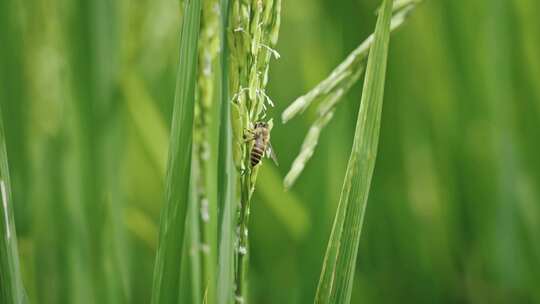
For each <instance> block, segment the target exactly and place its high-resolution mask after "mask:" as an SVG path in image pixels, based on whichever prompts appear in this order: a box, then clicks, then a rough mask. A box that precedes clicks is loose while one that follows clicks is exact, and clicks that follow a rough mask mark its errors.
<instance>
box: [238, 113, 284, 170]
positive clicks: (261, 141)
mask: <svg viewBox="0 0 540 304" xmlns="http://www.w3.org/2000/svg"><path fill="white" fill-rule="evenodd" d="M247 132H248V133H249V134H250V136H249V137H247V138H246V142H250V141H253V147H252V148H251V151H250V153H249V159H250V164H251V168H253V167H255V166H257V165H258V164H260V162H261V159H262V158H263V156H266V157H270V158H272V160H273V161H274V163H275V164H276V165H277V164H278V161H277V157H276V154H275V153H274V150H273V149H272V144H271V143H270V129H269V125H268V123H267V122H264V121H259V122H256V123H255V125H254V126H253V128H252V129H248V130H247Z"/></svg>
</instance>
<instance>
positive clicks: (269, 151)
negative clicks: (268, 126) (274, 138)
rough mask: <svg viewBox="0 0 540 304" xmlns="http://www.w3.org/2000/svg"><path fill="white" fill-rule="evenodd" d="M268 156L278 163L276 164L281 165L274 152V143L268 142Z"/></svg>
mask: <svg viewBox="0 0 540 304" xmlns="http://www.w3.org/2000/svg"><path fill="white" fill-rule="evenodd" d="M265 154H266V157H270V158H271V159H272V161H274V163H275V164H276V166H279V163H278V160H277V156H276V153H275V152H274V149H273V148H272V144H271V143H270V142H268V146H267V147H266V153H265Z"/></svg>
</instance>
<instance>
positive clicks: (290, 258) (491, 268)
mask: <svg viewBox="0 0 540 304" xmlns="http://www.w3.org/2000/svg"><path fill="white" fill-rule="evenodd" d="M377 5H378V1H375V0H340V1H337V0H332V1H331V0H326V1H324V0H289V1H283V9H282V14H283V23H282V27H281V36H280V40H279V43H278V51H279V52H280V54H281V59H279V60H278V61H274V62H273V63H272V66H271V75H270V90H269V93H270V94H269V95H270V96H271V97H272V99H273V100H274V101H276V107H275V108H274V109H272V110H271V111H270V116H273V117H275V118H276V119H275V120H276V122H277V121H279V119H278V117H279V115H280V114H281V111H282V110H283V109H284V108H285V107H286V106H287V105H288V104H289V103H290V102H291V101H292V100H294V98H296V97H297V96H299V95H301V94H303V93H305V92H306V91H307V90H309V89H310V88H312V87H313V86H314V85H315V84H317V83H318V82H319V81H320V80H322V79H323V78H324V77H325V76H326V75H327V74H328V73H329V72H330V71H331V70H332V69H333V67H334V66H336V65H337V64H338V63H339V62H340V61H341V60H343V59H344V58H345V56H346V55H347V54H348V53H349V52H350V51H351V50H352V49H354V48H355V47H356V46H357V45H358V44H359V43H360V42H361V41H363V40H364V39H365V38H366V37H367V36H368V35H369V34H370V33H371V32H372V31H373V29H374V25H375V19H376V16H375V13H374V12H375V10H376V7H377ZM538 12H540V2H538V1H537V0H447V1H444V0H438V1H437V0H426V1H425V3H424V4H423V5H421V6H420V7H419V8H418V9H417V10H416V11H415V12H414V13H413V15H412V16H411V18H410V19H409V20H408V21H407V23H406V25H405V26H403V28H401V29H400V30H399V31H397V32H396V33H395V34H393V36H392V39H391V43H390V55H389V64H388V74H387V75H388V80H387V85H386V91H385V93H386V94H385V105H384V110H383V121H382V129H381V138H380V146H379V155H378V158H377V165H376V168H375V176H374V180H373V183H372V188H371V193H370V198H369V204H368V208H367V215H366V221H365V223H364V231H363V235H362V239H361V242H360V251H359V259H358V267H357V274H356V277H355V282H354V292H353V298H352V302H353V303H540V287H539V286H540V285H539V284H540V242H539V238H540V234H539V233H540V205H539V204H540V199H539V195H540V193H539V191H540V157H539V156H540V18H538V16H537V15H538ZM180 15H181V14H180V8H179V3H178V1H176V0H153V1H150V0H119V1H104V0H100V1H88V0H80V1H76V0H24V1H18V0H1V1H0V101H1V107H2V112H3V113H2V115H3V119H4V124H5V131H6V137H7V148H8V157H9V162H10V170H11V178H12V188H13V200H14V201H15V217H16V225H17V233H18V237H19V251H20V256H21V267H22V271H23V278H24V284H25V287H26V290H27V293H28V297H29V299H30V302H31V303H102V302H109V303H149V301H150V293H151V286H152V269H153V263H154V255H155V250H156V243H157V227H158V220H159V212H160V207H161V204H162V201H163V199H162V194H163V179H164V172H165V165H166V164H165V156H166V154H167V143H168V129H169V126H170V117H171V112H172V101H173V94H174V85H175V75H176V63H177V60H178V58H177V57H178V56H177V52H178V41H179V39H178V34H179V24H180ZM360 88H361V85H360V84H358V85H356V86H355V87H354V89H353V90H352V91H351V92H350V93H349V94H348V95H347V98H346V99H345V100H344V101H343V102H342V103H341V105H340V107H339V110H338V112H337V113H336V116H335V118H334V120H333V121H332V122H331V123H330V125H329V126H328V128H327V129H325V130H324V131H323V134H322V136H321V141H320V143H319V146H318V148H317V151H316V153H315V155H314V157H313V159H312V160H311V161H310V163H309V164H308V167H307V168H306V170H305V172H304V173H303V175H302V176H301V177H300V179H299V181H298V183H297V184H296V185H295V186H294V187H293V188H292V189H291V190H290V191H288V192H285V191H284V190H283V188H282V186H281V178H282V177H283V176H284V175H285V173H286V172H287V170H288V166H289V165H290V164H291V162H292V160H293V159H294V157H295V156H296V154H297V153H298V151H299V148H300V144H301V142H302V139H303V137H304V135H305V133H306V132H307V128H308V127H309V124H310V122H311V118H313V117H314V115H315V113H310V112H309V111H308V112H307V113H305V114H304V115H303V116H302V117H301V118H299V119H295V120H293V121H292V122H290V123H289V124H287V125H282V124H280V123H277V124H276V126H275V128H274V131H273V135H272V140H273V146H274V148H275V150H276V151H277V154H278V157H279V159H280V163H281V166H280V167H278V168H276V167H273V165H270V162H267V165H266V166H264V168H263V170H262V172H261V176H260V179H259V181H258V186H257V191H256V196H255V198H254V201H253V205H252V206H253V210H252V216H251V227H252V228H251V231H250V238H251V250H252V256H251V261H250V262H251V266H250V273H249V278H250V282H249V288H250V297H251V299H252V303H258V304H265V303H311V302H312V301H313V297H314V294H315V289H316V286H317V282H318V279H319V274H320V271H321V265H322V260H323V256H324V252H325V249H326V243H327V241H328V238H329V234H330V228H331V223H332V220H333V217H334V212H335V209H336V204H337V202H338V199H339V193H340V189H341V183H342V181H343V177H344V173H345V167H346V163H347V159H348V156H349V153H350V149H351V144H352V138H353V132H354V124H355V121H356V115H357V110H358V104H359V101H360V96H361V90H360Z"/></svg>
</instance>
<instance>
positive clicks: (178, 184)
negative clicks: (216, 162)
mask: <svg viewBox="0 0 540 304" xmlns="http://www.w3.org/2000/svg"><path fill="white" fill-rule="evenodd" d="M200 17H201V1H200V0H190V1H185V2H184V19H183V21H182V23H183V24H182V31H181V36H180V60H179V64H178V74H177V79H176V92H175V100H174V110H173V116H172V120H173V121H172V128H171V137H170V146H169V159H168V167H167V176H166V179H165V183H166V185H165V186H166V190H165V206H164V208H163V210H162V213H161V219H160V232H159V242H158V250H157V255H156V263H155V266H154V283H153V290H152V303H154V304H158V303H167V304H169V303H178V302H179V293H178V288H179V286H180V284H179V281H180V273H181V271H183V270H182V269H181V260H182V256H181V252H182V245H183V243H184V234H185V233H184V232H185V219H186V210H187V205H188V201H189V185H190V179H191V173H190V172H191V154H192V153H191V152H192V151H191V147H192V139H193V115H194V100H195V98H194V93H195V79H196V67H197V41H198V36H199V22H200Z"/></svg>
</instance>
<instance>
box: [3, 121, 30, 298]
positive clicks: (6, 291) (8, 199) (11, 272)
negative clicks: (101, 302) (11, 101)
mask: <svg viewBox="0 0 540 304" xmlns="http://www.w3.org/2000/svg"><path fill="white" fill-rule="evenodd" d="M0 196H1V198H0V200H1V202H2V204H1V205H0V212H1V215H0V300H1V301H2V303H14V304H15V303H16V304H23V303H26V297H25V293H24V288H23V283H22V278H21V271H20V266H19V252H18V249H17V232H16V231H15V218H14V217H13V201H12V196H11V182H10V178H9V168H8V158H7V152H6V141H5V135H4V122H3V118H2V112H1V111H0Z"/></svg>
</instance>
